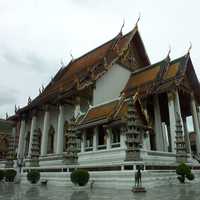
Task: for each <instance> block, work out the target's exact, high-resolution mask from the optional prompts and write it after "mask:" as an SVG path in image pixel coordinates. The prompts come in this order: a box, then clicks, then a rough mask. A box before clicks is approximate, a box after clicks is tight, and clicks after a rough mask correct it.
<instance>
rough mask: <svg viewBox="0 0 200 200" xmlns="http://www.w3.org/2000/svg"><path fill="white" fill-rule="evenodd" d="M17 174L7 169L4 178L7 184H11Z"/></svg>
mask: <svg viewBox="0 0 200 200" xmlns="http://www.w3.org/2000/svg"><path fill="white" fill-rule="evenodd" d="M16 174H17V172H16V171H15V170H14V169H8V170H6V171H5V178H6V181H7V182H13V181H14V178H15V176H16Z"/></svg>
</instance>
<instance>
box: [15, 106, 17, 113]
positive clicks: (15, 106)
mask: <svg viewBox="0 0 200 200" xmlns="http://www.w3.org/2000/svg"><path fill="white" fill-rule="evenodd" d="M16 113H17V105H16V104H15V114H16Z"/></svg>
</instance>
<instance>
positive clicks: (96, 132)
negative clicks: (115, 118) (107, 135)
mask: <svg viewBox="0 0 200 200" xmlns="http://www.w3.org/2000/svg"><path fill="white" fill-rule="evenodd" d="M97 137H98V128H97V127H95V128H94V134H93V151H96V150H97Z"/></svg>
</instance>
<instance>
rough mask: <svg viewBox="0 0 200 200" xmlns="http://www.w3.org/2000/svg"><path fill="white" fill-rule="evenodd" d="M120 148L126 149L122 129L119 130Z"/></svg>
mask: <svg viewBox="0 0 200 200" xmlns="http://www.w3.org/2000/svg"><path fill="white" fill-rule="evenodd" d="M120 147H121V148H122V149H123V148H126V136H125V133H124V129H123V128H121V129H120Z"/></svg>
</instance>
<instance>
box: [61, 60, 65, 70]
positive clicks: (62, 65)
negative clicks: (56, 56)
mask: <svg viewBox="0 0 200 200" xmlns="http://www.w3.org/2000/svg"><path fill="white" fill-rule="evenodd" d="M60 64H61V68H64V67H65V65H64V62H63V59H61V61H60Z"/></svg>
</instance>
